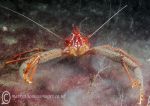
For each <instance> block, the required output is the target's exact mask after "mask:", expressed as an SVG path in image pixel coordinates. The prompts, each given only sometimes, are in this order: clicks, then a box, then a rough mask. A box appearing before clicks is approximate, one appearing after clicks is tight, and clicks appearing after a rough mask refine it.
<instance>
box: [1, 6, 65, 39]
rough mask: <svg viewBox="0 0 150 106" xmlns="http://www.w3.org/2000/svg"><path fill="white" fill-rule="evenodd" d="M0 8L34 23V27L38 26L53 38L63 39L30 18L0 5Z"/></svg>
mask: <svg viewBox="0 0 150 106" xmlns="http://www.w3.org/2000/svg"><path fill="white" fill-rule="evenodd" d="M0 7H1V8H4V9H6V10H9V11H11V12H13V13H16V14H18V15H20V16H22V17H24V18H26V19H28V20H30V21H31V22H33V23H35V24H36V25H38V26H40V27H41V28H43V29H45V30H46V31H48V32H49V33H51V34H53V35H54V36H55V37H57V38H59V39H63V38H62V37H60V36H59V35H57V34H55V33H54V32H52V31H51V30H49V29H48V28H46V27H44V26H42V25H41V24H39V23H37V22H35V21H34V20H32V19H31V18H29V17H27V16H25V15H23V14H21V13H19V12H17V11H14V10H12V9H10V8H8V7H5V6H2V5H0Z"/></svg>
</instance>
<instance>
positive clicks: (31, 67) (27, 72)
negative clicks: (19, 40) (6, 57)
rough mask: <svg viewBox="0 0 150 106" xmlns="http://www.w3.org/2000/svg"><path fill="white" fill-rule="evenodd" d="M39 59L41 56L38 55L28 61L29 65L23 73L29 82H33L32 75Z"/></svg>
mask: <svg viewBox="0 0 150 106" xmlns="http://www.w3.org/2000/svg"><path fill="white" fill-rule="evenodd" d="M39 60H40V56H37V57H33V59H31V60H30V62H29V63H27V67H26V69H25V71H24V73H23V79H24V80H25V81H26V82H27V83H29V84H30V83H32V77H33V74H34V73H35V70H36V68H37V64H38V63H39Z"/></svg>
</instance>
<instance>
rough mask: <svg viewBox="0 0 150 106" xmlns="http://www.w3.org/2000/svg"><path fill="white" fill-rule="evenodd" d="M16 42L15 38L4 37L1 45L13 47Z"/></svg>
mask: <svg viewBox="0 0 150 106" xmlns="http://www.w3.org/2000/svg"><path fill="white" fill-rule="evenodd" d="M17 42H18V41H17V39H16V38H14V37H13V36H5V37H3V39H2V43H4V44H7V45H13V44H16V43H17Z"/></svg>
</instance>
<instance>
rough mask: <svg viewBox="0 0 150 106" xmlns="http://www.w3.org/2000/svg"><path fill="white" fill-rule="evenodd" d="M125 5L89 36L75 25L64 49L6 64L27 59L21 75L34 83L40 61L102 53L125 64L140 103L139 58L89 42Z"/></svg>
mask: <svg viewBox="0 0 150 106" xmlns="http://www.w3.org/2000/svg"><path fill="white" fill-rule="evenodd" d="M0 7H2V8H5V9H7V10H10V11H12V12H14V13H16V14H19V15H21V16H23V17H25V18H27V19H29V20H30V21H32V22H34V23H35V24H37V25H39V26H40V27H42V28H44V29H46V30H47V31H48V32H50V33H51V34H53V35H54V36H56V37H59V38H60V39H62V38H61V37H60V36H58V35H57V34H55V33H53V32H52V31H50V30H48V29H47V28H45V27H43V26H42V25H40V24H39V23H37V22H35V21H33V20H31V19H30V18H28V17H26V16H24V15H23V14H20V13H18V12H16V11H14V10H11V9H9V8H7V7H4V6H0ZM125 7H127V5H126V6H124V7H123V8H121V9H120V10H119V11H118V12H116V13H115V14H114V15H113V16H112V17H110V18H109V19H108V20H107V21H106V22H105V23H104V24H103V25H102V26H100V27H99V28H98V29H97V30H96V31H95V32H94V33H92V34H91V35H89V36H83V34H81V32H80V30H79V28H78V27H77V26H73V30H72V33H71V34H70V36H69V37H67V38H66V39H65V48H64V49H63V50H62V49H59V48H57V49H52V50H49V51H42V52H41V51H40V52H38V53H35V54H33V55H31V56H30V57H27V58H19V59H18V60H17V59H16V60H11V61H7V62H6V64H8V63H13V62H18V61H20V60H26V61H25V62H23V63H22V65H21V66H20V69H19V71H20V74H21V77H22V78H23V79H24V80H25V81H26V82H28V83H32V77H33V74H34V73H35V71H36V68H37V66H38V64H40V63H44V62H47V61H50V60H53V59H55V58H59V57H61V56H81V55H84V54H87V53H92V54H100V55H103V56H106V57H108V58H109V59H112V60H113V61H115V62H119V63H120V64H121V65H122V66H123V69H124V71H125V72H126V73H127V76H128V78H129V80H130V81H131V86H132V88H138V89H139V92H140V94H139V104H141V103H142V101H143V96H144V87H143V77H142V73H141V68H140V64H139V62H138V61H137V60H135V59H134V58H133V57H132V56H130V55H129V54H128V53H126V52H125V51H123V50H121V49H119V48H114V47H112V46H110V45H104V46H97V47H90V43H89V38H91V37H92V36H93V35H94V34H95V33H96V32H98V31H99V29H101V28H102V27H103V26H104V25H105V24H106V23H107V22H108V21H110V20H111V19H112V18H113V17H114V16H116V15H117V14H118V13H119V12H120V11H122V10H123V9H124V8H125ZM27 52H32V51H27ZM27 52H24V53H20V54H18V55H17V56H20V55H22V54H25V53H27ZM17 56H16V57H17ZM129 70H133V71H134V73H135V78H133V77H132V76H131V74H130V72H129Z"/></svg>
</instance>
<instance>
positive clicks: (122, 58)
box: [90, 45, 144, 104]
mask: <svg viewBox="0 0 150 106" xmlns="http://www.w3.org/2000/svg"><path fill="white" fill-rule="evenodd" d="M90 51H91V52H94V53H97V54H100V55H103V56H105V57H108V58H110V59H111V60H113V61H115V62H119V63H121V64H122V66H123V68H124V70H125V72H126V73H127V75H128V78H129V80H130V81H131V84H132V88H134V87H136V88H139V90H140V100H139V104H141V102H142V100H143V94H144V87H143V76H142V73H141V69H140V63H139V62H138V61H137V60H136V59H134V58H133V57H132V56H130V55H129V54H127V53H126V52H125V51H123V50H121V49H119V48H113V47H111V46H109V45H105V46H97V47H93V48H92V49H91V50H90ZM129 69H130V70H133V71H134V74H135V78H133V77H132V76H131V74H130V73H129Z"/></svg>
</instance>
